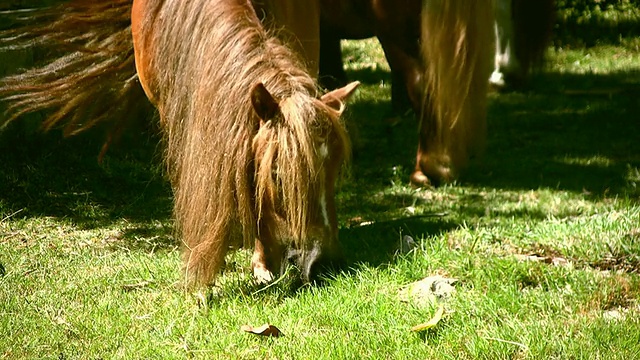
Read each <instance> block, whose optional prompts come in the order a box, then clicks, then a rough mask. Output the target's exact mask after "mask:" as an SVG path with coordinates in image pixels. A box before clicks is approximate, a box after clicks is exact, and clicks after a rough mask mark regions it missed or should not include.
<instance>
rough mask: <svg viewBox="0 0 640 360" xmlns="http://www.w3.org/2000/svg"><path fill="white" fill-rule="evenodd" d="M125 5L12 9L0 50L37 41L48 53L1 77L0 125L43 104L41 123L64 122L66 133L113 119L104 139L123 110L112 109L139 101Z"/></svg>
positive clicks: (123, 1)
mask: <svg viewBox="0 0 640 360" xmlns="http://www.w3.org/2000/svg"><path fill="white" fill-rule="evenodd" d="M131 7H132V0H106V1H97V0H96V1H89V0H72V1H68V2H65V3H62V4H60V5H57V6H53V7H48V8H39V9H34V10H30V11H16V12H14V14H15V19H14V22H15V23H16V24H17V26H16V27H14V28H12V29H9V30H5V31H2V32H0V50H4V51H7V50H9V51H11V50H21V49H29V48H34V47H37V48H43V49H45V50H46V51H47V53H48V54H49V53H50V54H54V58H53V60H48V61H46V62H45V63H44V64H40V65H37V66H36V67H33V68H30V69H27V70H24V71H23V72H22V73H18V74H15V75H10V76H7V77H5V78H3V79H0V99H1V100H4V101H5V102H6V103H7V105H6V106H7V114H6V116H5V119H0V127H3V126H6V125H7V124H8V123H10V122H12V121H14V120H16V119H17V118H19V117H21V116H22V115H24V114H27V113H31V112H36V111H41V110H45V111H46V113H47V116H46V118H45V120H44V122H43V123H42V128H43V129H44V130H45V131H46V130H50V129H52V128H57V127H62V129H63V132H64V134H65V136H69V135H74V134H77V133H79V132H81V131H83V130H86V129H88V128H91V127H93V126H95V125H96V124H98V123H101V122H103V121H104V120H106V119H114V120H113V121H114V122H113V123H111V124H110V127H111V134H109V136H108V137H107V144H108V142H110V140H111V136H112V135H113V134H114V133H118V132H119V131H121V129H122V127H123V126H124V125H125V122H126V119H127V118H129V117H128V116H117V115H118V114H119V115H124V114H126V113H128V112H129V111H130V110H131V109H133V108H134V107H136V106H137V107H140V104H144V101H145V100H142V98H144V93H143V91H142V89H141V86H140V84H139V82H138V81H137V76H136V71H135V63H134V52H133V40H132V36H131V15H130V14H131ZM141 101H142V102H141ZM118 110H119V112H118ZM107 144H105V146H106V145H107ZM105 149H106V148H103V150H105ZM101 155H102V154H101Z"/></svg>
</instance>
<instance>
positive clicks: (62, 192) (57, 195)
mask: <svg viewBox="0 0 640 360" xmlns="http://www.w3.org/2000/svg"><path fill="white" fill-rule="evenodd" d="M14 125H15V126H10V127H9V128H8V129H6V130H5V131H4V132H2V133H1V134H0V163H1V164H2V166H1V167H0V213H1V214H3V217H5V216H10V215H11V214H14V213H15V216H16V217H18V218H29V217H55V218H60V219H66V220H67V221H69V222H71V223H73V224H74V225H75V226H77V227H79V228H81V229H96V228H108V227H113V226H114V225H116V224H117V223H119V222H120V223H121V222H122V221H123V220H124V221H125V222H126V226H124V229H123V230H122V234H121V238H122V239H124V240H125V243H129V245H132V246H133V247H135V246H137V245H134V244H135V242H136V239H138V238H143V237H144V238H146V239H147V240H148V239H149V238H151V239H154V238H157V239H162V240H159V243H158V244H155V245H149V244H140V246H145V247H146V246H147V245H148V246H156V247H157V246H161V247H166V246H168V244H164V243H165V242H167V241H168V240H167V238H170V236H169V237H167V236H166V235H164V234H165V233H166V232H167V229H166V228H165V227H164V226H160V225H158V223H162V224H164V223H167V221H169V219H170V218H171V207H172V198H171V196H172V195H171V190H170V187H169V185H168V183H167V181H166V180H165V179H164V177H163V174H162V169H163V168H162V165H161V163H160V160H159V159H158V156H157V155H158V153H159V151H158V150H157V147H158V145H157V144H158V139H156V138H155V136H152V135H147V134H144V133H140V134H130V135H127V136H124V137H123V138H122V139H121V140H120V141H119V142H118V143H116V144H113V145H112V146H111V148H110V150H109V152H108V153H107V156H106V157H105V158H104V161H103V162H102V164H100V163H99V162H98V160H97V156H98V154H99V153H100V149H101V147H102V144H103V142H104V133H103V132H102V131H100V130H96V131H90V132H87V133H84V134H81V135H78V136H74V137H71V138H63V137H62V136H61V135H60V134H58V133H57V132H55V131H54V132H50V133H47V134H42V133H40V132H38V131H35V130H33V129H29V128H28V125H27V126H25V125H24V124H21V123H16V124H14ZM169 233H171V232H170V231H169Z"/></svg>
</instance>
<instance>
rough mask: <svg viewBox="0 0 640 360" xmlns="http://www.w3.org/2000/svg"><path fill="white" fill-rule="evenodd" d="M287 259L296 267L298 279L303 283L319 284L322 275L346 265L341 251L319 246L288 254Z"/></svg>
mask: <svg viewBox="0 0 640 360" xmlns="http://www.w3.org/2000/svg"><path fill="white" fill-rule="evenodd" d="M289 259H290V261H292V260H293V261H295V263H296V264H297V265H298V267H299V268H300V272H301V273H300V277H301V278H302V281H303V282H305V283H313V282H319V281H320V277H321V276H322V275H324V274H327V273H329V272H334V271H338V270H340V269H341V268H343V267H344V266H345V264H346V261H345V259H344V256H343V255H342V251H341V250H339V249H337V250H336V249H328V248H324V247H322V246H319V245H314V246H313V247H311V248H310V249H308V250H307V251H294V252H290V253H289Z"/></svg>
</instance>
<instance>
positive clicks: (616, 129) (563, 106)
mask: <svg viewBox="0 0 640 360" xmlns="http://www.w3.org/2000/svg"><path fill="white" fill-rule="evenodd" d="M638 111H640V72H639V71H632V72H621V73H612V74H607V75H573V74H558V73H544V74H541V75H539V76H537V77H535V78H534V79H533V81H532V82H531V85H530V90H528V91H527V92H514V93H510V94H502V95H498V96H494V97H493V98H492V100H491V104H490V109H489V120H488V146H487V150H486V154H485V156H484V158H483V160H482V163H479V166H476V167H472V168H470V169H469V171H468V172H467V176H466V177H465V181H468V182H471V183H474V184H477V185H481V186H487V187H492V188H499V189H509V190H526V189H537V188H552V189H558V190H566V191H570V192H575V193H585V194H591V195H593V196H596V197H602V196H618V195H620V196H623V195H629V194H630V191H632V189H630V185H633V184H630V182H629V181H630V180H629V171H630V170H633V169H634V168H635V169H637V168H639V167H640V117H638V116H637V114H638ZM477 165H478V164H477ZM631 195H634V194H633V193H632V194H631ZM637 195H638V194H637V193H635V196H637Z"/></svg>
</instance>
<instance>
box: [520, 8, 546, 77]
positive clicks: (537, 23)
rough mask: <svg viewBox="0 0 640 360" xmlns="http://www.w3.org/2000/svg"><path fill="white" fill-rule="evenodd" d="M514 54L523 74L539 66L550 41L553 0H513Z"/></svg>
mask: <svg viewBox="0 0 640 360" xmlns="http://www.w3.org/2000/svg"><path fill="white" fill-rule="evenodd" d="M511 10H512V14H511V15H512V19H513V31H514V46H515V49H514V50H515V56H516V58H517V59H518V62H519V63H520V65H521V66H522V70H523V71H524V72H525V73H524V75H526V74H527V73H529V72H530V71H531V70H533V69H535V68H536V67H539V66H540V65H541V64H542V62H543V60H544V53H545V51H546V50H547V47H548V46H549V43H550V42H551V35H552V32H553V26H554V24H555V19H556V17H555V15H556V13H555V0H536V1H530V0H513V4H512V9H511Z"/></svg>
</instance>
